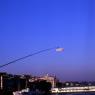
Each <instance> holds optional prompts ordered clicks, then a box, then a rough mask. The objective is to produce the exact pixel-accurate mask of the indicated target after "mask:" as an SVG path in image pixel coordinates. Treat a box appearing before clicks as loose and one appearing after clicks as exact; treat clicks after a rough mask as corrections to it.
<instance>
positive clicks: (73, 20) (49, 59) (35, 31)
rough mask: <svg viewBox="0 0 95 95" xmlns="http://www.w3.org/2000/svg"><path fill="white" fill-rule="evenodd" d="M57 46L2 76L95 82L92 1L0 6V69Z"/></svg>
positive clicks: (11, 0)
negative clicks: (29, 55) (60, 49)
mask: <svg viewBox="0 0 95 95" xmlns="http://www.w3.org/2000/svg"><path fill="white" fill-rule="evenodd" d="M56 46H59V47H63V48H64V52H60V53H59V52H56V51H55V50H51V51H47V52H44V53H40V54H38V55H35V56H32V57H29V58H27V59H24V60H21V61H18V62H16V63H13V64H11V65H8V66H6V67H3V68H0V72H7V73H11V74H31V75H33V76H35V75H36V76H43V75H45V74H49V75H52V76H55V75H56V77H57V78H58V79H60V80H62V81H93V80H95V0H0V65H3V64H6V63H8V62H11V61H13V60H15V59H17V58H20V57H23V56H26V55H28V54H33V53H35V52H37V51H40V50H43V49H47V48H52V47H56Z"/></svg>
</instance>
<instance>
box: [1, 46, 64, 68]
mask: <svg viewBox="0 0 95 95" xmlns="http://www.w3.org/2000/svg"><path fill="white" fill-rule="evenodd" d="M52 49H56V51H58V52H60V51H63V50H64V49H63V48H59V47H53V48H48V49H44V50H41V51H37V52H35V53H32V54H29V55H27V56H24V57H21V58H18V59H16V60H13V61H11V62H8V63H6V64H3V65H0V68H2V67H5V66H7V65H10V64H12V63H15V62H17V61H20V60H23V59H26V58H28V57H31V56H34V55H37V54H39V53H43V52H46V51H50V50H52Z"/></svg>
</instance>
